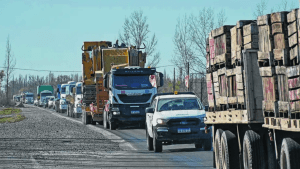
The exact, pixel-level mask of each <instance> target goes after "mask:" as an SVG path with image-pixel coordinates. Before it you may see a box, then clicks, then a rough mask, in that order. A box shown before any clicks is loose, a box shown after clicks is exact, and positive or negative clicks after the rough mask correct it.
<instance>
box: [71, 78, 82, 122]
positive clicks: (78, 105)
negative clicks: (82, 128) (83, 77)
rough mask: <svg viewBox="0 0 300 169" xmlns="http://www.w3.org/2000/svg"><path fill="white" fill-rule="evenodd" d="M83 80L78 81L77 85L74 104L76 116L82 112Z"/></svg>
mask: <svg viewBox="0 0 300 169" xmlns="http://www.w3.org/2000/svg"><path fill="white" fill-rule="evenodd" d="M81 86H82V82H77V83H76V85H75V93H73V94H75V97H74V98H75V105H74V111H73V112H74V113H75V116H76V117H79V114H81V113H82V109H81V100H82V92H81Z"/></svg>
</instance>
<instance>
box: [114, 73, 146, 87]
mask: <svg viewBox="0 0 300 169" xmlns="http://www.w3.org/2000/svg"><path fill="white" fill-rule="evenodd" d="M113 86H114V87H115V88H117V89H118V88H119V89H135V88H152V85H151V83H150V81H149V75H143V76H116V75H114V76H113Z"/></svg>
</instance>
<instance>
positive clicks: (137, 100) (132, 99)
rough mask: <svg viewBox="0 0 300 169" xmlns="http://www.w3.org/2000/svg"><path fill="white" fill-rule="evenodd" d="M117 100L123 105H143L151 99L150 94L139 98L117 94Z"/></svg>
mask: <svg viewBox="0 0 300 169" xmlns="http://www.w3.org/2000/svg"><path fill="white" fill-rule="evenodd" d="M118 96H119V99H120V100H121V101H122V102H123V103H145V102H147V101H148V100H150V98H151V93H149V94H143V95H141V96H127V95H126V94H118Z"/></svg>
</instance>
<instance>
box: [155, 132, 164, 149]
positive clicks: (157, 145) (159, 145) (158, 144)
mask: <svg viewBox="0 0 300 169" xmlns="http://www.w3.org/2000/svg"><path fill="white" fill-rule="evenodd" d="M156 138H157V136H156V133H155V131H153V148H154V152H162V142H161V141H159V140H157V139H156Z"/></svg>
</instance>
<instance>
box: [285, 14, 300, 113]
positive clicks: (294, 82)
mask: <svg viewBox="0 0 300 169" xmlns="http://www.w3.org/2000/svg"><path fill="white" fill-rule="evenodd" d="M299 14H300V13H299V12H298V9H294V10H292V11H291V12H290V13H288V14H287V22H288V31H287V32H288V37H289V38H288V45H289V53H290V55H289V59H290V65H291V66H290V67H288V68H287V72H286V74H287V77H288V90H289V101H290V104H289V106H290V112H289V113H288V115H287V116H288V117H290V118H297V119H299V118H300V117H299V114H298V113H299V112H300V65H299V40H298V38H299V18H300V17H299Z"/></svg>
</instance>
